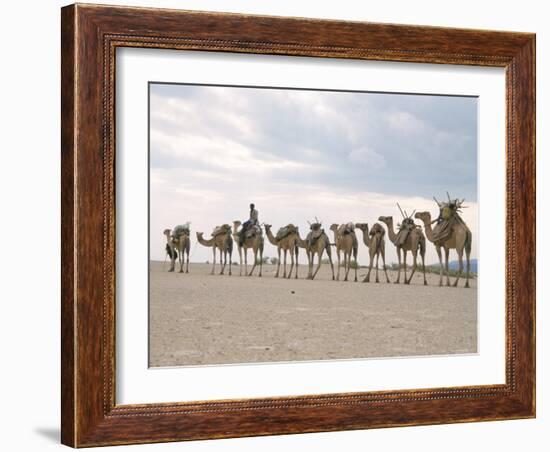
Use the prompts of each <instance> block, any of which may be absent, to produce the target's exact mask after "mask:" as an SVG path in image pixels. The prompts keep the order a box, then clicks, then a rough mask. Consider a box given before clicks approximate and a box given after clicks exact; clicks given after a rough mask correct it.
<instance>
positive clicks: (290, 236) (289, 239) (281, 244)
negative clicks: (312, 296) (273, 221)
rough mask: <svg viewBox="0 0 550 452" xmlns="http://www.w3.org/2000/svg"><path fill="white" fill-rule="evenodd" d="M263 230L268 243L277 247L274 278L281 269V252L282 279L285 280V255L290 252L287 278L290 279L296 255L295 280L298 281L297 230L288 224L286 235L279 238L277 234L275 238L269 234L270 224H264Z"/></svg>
mask: <svg viewBox="0 0 550 452" xmlns="http://www.w3.org/2000/svg"><path fill="white" fill-rule="evenodd" d="M264 228H265V234H266V235H267V239H268V240H269V242H270V243H271V244H272V245H274V246H276V247H277V255H278V262H277V272H276V273H275V278H278V277H279V270H280V268H281V250H283V255H284V263H283V278H286V277H287V276H286V254H287V252H288V251H290V271H289V272H288V278H289V279H290V278H291V276H292V269H293V268H294V255H296V276H295V278H296V279H298V245H297V243H296V242H297V240H298V228H297V227H296V226H294V225H293V224H288V225H287V226H286V228H287V235H285V236H284V237H279V234H277V237H274V236H273V233H272V232H271V225H270V224H264Z"/></svg>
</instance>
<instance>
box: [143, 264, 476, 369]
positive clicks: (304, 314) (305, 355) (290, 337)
mask: <svg viewBox="0 0 550 452" xmlns="http://www.w3.org/2000/svg"><path fill="white" fill-rule="evenodd" d="M168 267H169V263H166V264H164V266H163V264H162V263H161V262H155V261H153V262H151V263H150V308H149V309H150V312H149V316H150V317H149V319H150V325H149V326H150V328H149V331H150V332H149V334H150V338H149V347H150V348H149V364H150V366H152V367H159V366H185V365H204V364H229V363H231V364H234V363H262V362H281V361H312V360H324V359H352V358H372V357H392V356H419V355H440V354H456V353H475V352H476V351H477V281H476V280H475V279H473V280H471V286H472V287H471V288H470V289H465V288H464V287H463V285H464V280H461V281H460V283H459V284H460V287H458V288H454V287H438V286H437V284H438V281H439V276H438V275H434V274H428V275H427V277H428V283H429V285H428V286H424V285H422V276H421V274H419V273H418V272H417V273H416V274H415V277H414V278H413V281H412V283H411V285H409V286H407V285H404V284H393V283H391V284H387V283H385V282H381V283H379V284H375V283H373V282H371V283H362V282H357V283H355V282H343V281H332V280H331V276H330V267H329V266H328V265H323V267H322V269H321V270H320V271H319V274H318V275H317V277H316V278H315V280H314V281H310V280H306V279H298V280H296V279H290V280H289V279H282V278H274V274H275V270H276V266H274V265H264V266H263V277H262V278H258V277H257V276H252V277H246V276H241V277H239V266H238V265H234V266H233V275H232V276H228V275H227V274H226V275H224V276H220V275H218V274H216V275H210V270H211V265H207V264H190V265H189V273H188V274H180V273H168V272H167V271H166V270H167V269H168ZM249 268H250V267H249ZM217 271H219V267H218V266H217ZM226 272H227V269H226ZM357 273H358V278H359V281H361V280H362V279H363V277H364V276H365V275H366V269H364V268H360V269H358V271H357ZM306 274H307V265H300V268H299V277H300V278H304V277H305V276H306ZM256 275H257V269H256ZM350 275H353V270H352V271H351V272H350ZM380 276H381V280H382V281H385V278H384V277H383V273H382V272H380ZM389 276H390V279H391V280H392V281H394V280H395V279H396V273H394V272H389ZM373 280H374V278H373V277H372V275H371V281H373Z"/></svg>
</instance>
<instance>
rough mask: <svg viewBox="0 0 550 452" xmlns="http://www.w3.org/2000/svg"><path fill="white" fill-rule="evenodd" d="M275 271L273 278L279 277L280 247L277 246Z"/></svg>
mask: <svg viewBox="0 0 550 452" xmlns="http://www.w3.org/2000/svg"><path fill="white" fill-rule="evenodd" d="M277 256H278V257H277V271H276V272H275V278H278V277H279V269H280V268H281V248H279V247H277Z"/></svg>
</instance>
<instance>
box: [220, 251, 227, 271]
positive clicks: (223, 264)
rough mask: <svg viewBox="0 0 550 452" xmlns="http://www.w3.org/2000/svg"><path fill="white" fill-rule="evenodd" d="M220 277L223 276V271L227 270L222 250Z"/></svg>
mask: <svg viewBox="0 0 550 452" xmlns="http://www.w3.org/2000/svg"><path fill="white" fill-rule="evenodd" d="M226 259H227V256H226ZM220 268H221V270H220V275H223V271H224V270H225V262H224V261H223V252H222V250H221V249H220Z"/></svg>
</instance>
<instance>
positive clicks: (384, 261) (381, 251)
mask: <svg viewBox="0 0 550 452" xmlns="http://www.w3.org/2000/svg"><path fill="white" fill-rule="evenodd" d="M380 254H381V255H382V266H383V268H384V273H385V274H386V282H387V283H389V282H390V277H389V276H388V269H387V268H386V249H385V246H384V242H382V245H381V246H380Z"/></svg>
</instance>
